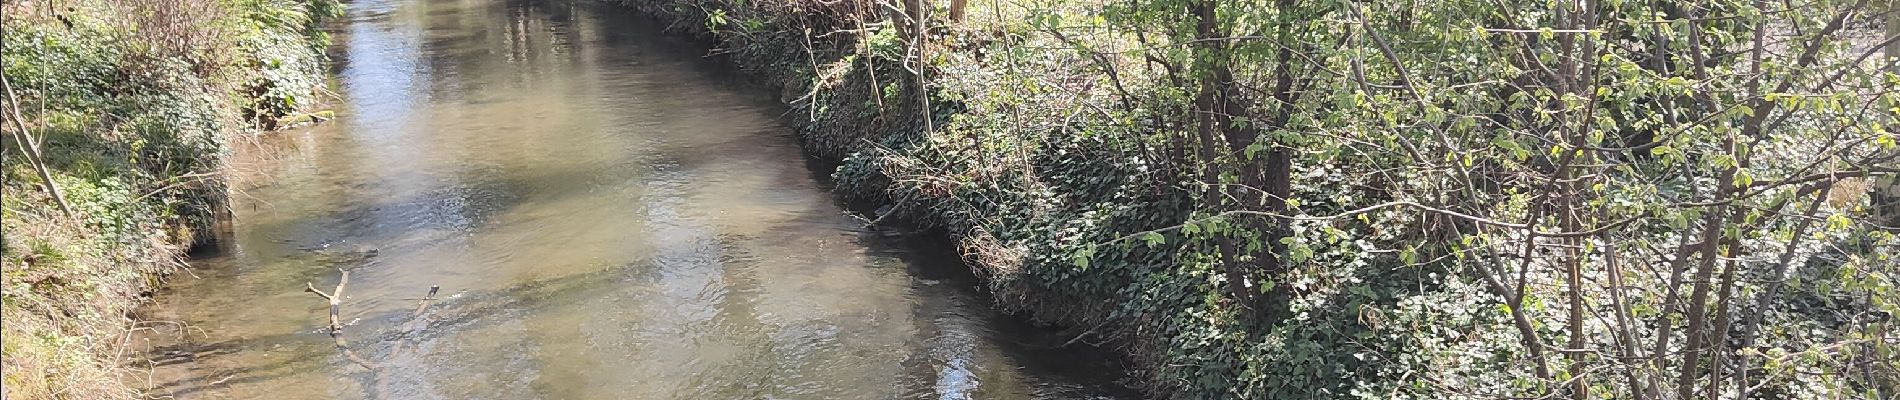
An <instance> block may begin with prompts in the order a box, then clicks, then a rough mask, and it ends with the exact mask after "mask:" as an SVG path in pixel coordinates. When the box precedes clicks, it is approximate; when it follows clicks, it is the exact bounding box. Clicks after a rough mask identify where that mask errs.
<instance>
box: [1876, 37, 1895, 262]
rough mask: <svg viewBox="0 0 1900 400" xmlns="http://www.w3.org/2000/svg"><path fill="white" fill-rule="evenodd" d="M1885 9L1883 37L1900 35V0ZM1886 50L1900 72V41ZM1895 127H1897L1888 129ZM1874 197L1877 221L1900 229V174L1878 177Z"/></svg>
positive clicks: (1889, 63)
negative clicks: (1884, 31) (1885, 32)
mask: <svg viewBox="0 0 1900 400" xmlns="http://www.w3.org/2000/svg"><path fill="white" fill-rule="evenodd" d="M1885 11H1886V15H1887V18H1886V24H1885V25H1886V31H1887V34H1886V35H1883V36H1882V37H1894V36H1900V0H1890V1H1889V2H1888V3H1887V9H1886V10H1885ZM1885 51H1886V53H1887V54H1886V55H1887V66H1888V67H1889V68H1892V69H1893V70H1894V72H1895V73H1900V41H1896V42H1891V43H1887V48H1886V49H1885ZM1897 128H1900V127H1897ZM1893 129H1896V128H1889V129H1888V130H1889V131H1892V130H1893ZM1888 157H1900V154H1889V155H1888ZM1872 197H1873V202H1874V215H1875V218H1877V220H1876V221H1877V222H1878V223H1880V224H1881V225H1886V226H1887V229H1888V230H1894V231H1900V176H1893V175H1888V176H1884V177H1881V178H1879V179H1877V180H1876V181H1875V184H1874V188H1873V193H1872Z"/></svg>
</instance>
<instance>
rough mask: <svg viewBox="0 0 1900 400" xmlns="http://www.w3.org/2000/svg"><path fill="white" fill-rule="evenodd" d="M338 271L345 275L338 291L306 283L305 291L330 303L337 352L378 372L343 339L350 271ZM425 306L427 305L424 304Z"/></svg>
mask: <svg viewBox="0 0 1900 400" xmlns="http://www.w3.org/2000/svg"><path fill="white" fill-rule="evenodd" d="M337 271H338V272H341V273H342V274H343V275H342V277H341V278H338V279H337V281H336V289H335V290H331V291H330V293H324V292H323V291H321V290H317V286H316V285H312V284H310V283H309V282H304V290H305V291H308V292H310V293H316V294H317V297H322V298H323V299H324V300H326V301H329V302H330V340H331V341H334V342H335V343H336V350H337V351H339V352H342V353H343V356H344V357H347V358H349V359H350V361H351V362H354V363H356V365H361V366H363V368H368V369H369V370H370V371H376V370H377V367H376V364H374V363H371V362H369V360H365V359H363V357H359V356H357V355H356V352H354V351H350V343H349V341H347V340H344V339H343V318H342V317H341V316H340V315H339V314H340V313H339V311H340V310H341V309H342V306H343V303H342V302H343V287H344V286H347V285H349V284H350V271H349V270H344V269H338V270H337ZM430 293H432V294H433V293H434V291H433V290H431V291H430ZM424 305H427V303H424ZM417 311H418V312H420V311H421V310H420V309H417Z"/></svg>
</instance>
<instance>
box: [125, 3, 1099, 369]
mask: <svg viewBox="0 0 1900 400" xmlns="http://www.w3.org/2000/svg"><path fill="white" fill-rule="evenodd" d="M350 8H351V9H350V12H349V15H348V17H347V21H345V22H344V23H342V24H340V25H339V28H338V31H337V34H336V36H335V39H336V40H337V43H338V46H337V48H336V49H335V50H334V51H335V54H334V56H335V57H336V59H337V60H338V66H339V67H338V71H337V75H338V77H339V85H338V89H339V90H338V91H337V92H338V94H339V95H340V96H341V97H342V99H341V100H342V101H341V102H339V103H340V104H341V105H340V107H342V108H341V109H340V110H339V112H340V115H342V118H340V119H338V120H337V121H335V122H333V123H330V124H327V125H324V126H320V127H317V128H313V129H306V130H300V131H292V132H286V133H281V134H275V135H272V136H271V137H269V138H266V139H262V140H261V142H260V143H255V144H247V145H246V146H245V148H244V149H242V150H240V151H239V152H238V153H239V154H238V158H237V160H236V161H235V162H234V163H235V166H236V167H237V168H238V170H239V171H240V173H239V175H240V176H239V177H238V178H237V179H236V183H235V185H234V193H233V204H234V208H235V213H236V223H235V233H234V234H233V235H232V236H231V237H230V238H228V240H226V241H225V244H224V245H223V246H222V248H221V249H218V250H217V251H216V252H215V253H214V254H207V255H203V256H201V257H200V258H199V259H198V260H196V261H195V262H194V264H195V265H196V269H195V270H194V274H195V276H185V277H178V278H175V279H174V281H173V282H172V286H171V287H170V289H168V290H167V291H166V292H165V293H162V294H161V295H160V296H159V302H158V304H156V305H154V306H152V307H149V308H148V309H147V310H146V311H145V313H146V315H145V317H146V318H147V319H152V320H166V321H177V322H181V323H183V325H172V324H157V325H153V326H156V327H159V328H161V329H158V332H161V333H160V334H154V335H150V336H151V337H150V340H151V347H152V351H151V355H152V357H151V362H152V365H154V366H155V367H156V368H155V369H154V373H153V374H152V378H151V382H150V386H151V387H152V388H153V391H154V393H153V394H154V395H158V396H168V395H169V396H176V397H180V398H292V399H295V398H364V397H372V396H379V395H380V397H386V398H404V399H463V398H492V399H519V398H560V399H611V398H629V399H702V398H812V399H824V398H853V399H884V398H930V399H963V398H973V399H977V398H980V399H1013V398H1104V397H1123V396H1126V395H1127V393H1126V390H1125V389H1122V388H1120V387H1118V386H1117V385H1116V384H1115V383H1114V382H1113V381H1114V380H1115V379H1116V378H1117V376H1116V375H1115V374H1114V373H1113V372H1111V371H1114V370H1115V368H1114V367H1113V366H1112V365H1109V364H1108V363H1107V362H1106V361H1105V360H1103V359H1101V358H1098V357H1094V356H1091V354H1093V353H1097V352H1098V351H1096V350H1086V349H1081V350H1078V349H1067V350H1062V349H1056V347H1058V346H1056V345H1057V344H1060V343H1062V342H1064V341H1065V339H1066V337H1055V336H1054V334H1052V333H1050V332H1046V331H1044V330H1041V329H1037V328H1033V327H1028V326H1025V325H1024V324H1023V323H1021V322H1020V321H1017V320H1013V319H1010V318H1007V317H1004V316H999V315H997V314H996V313H995V312H993V311H991V310H990V309H989V308H988V305H989V303H988V301H987V300H986V297H985V295H983V294H981V293H977V292H975V291H973V290H972V289H971V287H972V286H973V282H971V281H970V280H969V278H968V277H967V276H963V275H959V274H956V273H951V272H948V271H956V270H957V269H958V268H960V267H959V266H957V265H956V264H955V263H956V260H955V257H954V255H952V254H945V253H942V252H941V251H917V250H913V249H917V248H920V247H919V246H911V245H908V244H906V243H896V242H895V240H896V239H887V238H880V237H877V236H875V235H867V234H864V233H862V232H859V231H858V230H857V229H856V222H855V221H854V220H853V219H851V218H848V217H846V216H844V215H843V214H842V211H841V210H840V208H839V207H838V206H837V205H836V204H835V203H834V202H833V201H832V199H831V198H830V197H829V196H828V195H827V193H826V191H825V188H823V187H821V186H820V183H818V182H817V181H816V180H814V179H813V174H812V173H811V172H810V171H808V170H807V169H805V168H802V167H801V166H802V165H804V164H803V161H802V159H801V158H800V156H799V152H798V149H797V147H796V146H795V144H794V142H793V140H792V139H791V138H789V137H787V134H788V133H787V131H786V130H785V129H784V128H783V127H782V126H781V125H780V124H779V123H778V122H777V120H776V119H775V118H776V116H777V115H778V113H779V112H780V110H777V109H775V107H774V106H773V105H772V102H771V101H769V100H768V99H764V98H759V97H756V96H750V95H747V93H757V92H760V91H759V90H757V89H753V88H746V87H743V86H740V85H734V84H729V83H727V82H728V81H732V80H734V78H732V77H730V76H724V75H720V74H718V73H714V72H706V71H704V70H706V69H708V68H707V64H705V63H704V62H702V61H700V60H698V59H697V56H698V55H699V53H697V52H693V51H689V50H685V49H681V48H678V47H676V46H670V45H668V44H666V43H664V42H661V41H658V40H657V39H654V38H653V37H654V36H656V35H657V33H656V32H657V29H658V27H655V26H650V23H649V22H645V21H642V20H638V19H633V18H629V17H627V16H624V15H620V13H619V12H618V11H615V10H613V9H609V8H600V7H597V6H594V5H591V4H587V3H581V4H575V3H570V2H565V1H562V0H540V1H537V0H409V1H404V0H360V1H357V2H355V3H353V4H351V6H350ZM922 248H927V247H922ZM337 268H344V269H349V270H351V271H353V273H352V282H351V284H350V286H349V288H348V290H347V292H346V293H345V295H346V297H347V298H346V303H345V306H344V308H343V312H344V319H345V320H346V321H351V322H352V325H351V326H350V327H349V328H348V330H347V333H346V334H347V335H348V336H349V337H350V338H351V340H352V342H353V343H354V347H356V349H357V351H358V352H360V353H363V354H365V355H366V357H368V358H371V359H373V360H376V361H377V362H378V363H380V364H381V365H383V366H384V368H383V369H382V371H380V372H375V373H372V372H367V371H366V370H365V369H363V368H360V367H357V366H355V365H352V364H349V363H348V362H346V361H344V360H343V359H342V357H341V356H339V355H338V354H337V352H336V351H335V350H334V349H332V348H331V347H330V346H331V345H330V341H329V339H328V337H327V336H325V335H324V332H323V329H322V325H323V323H324V314H325V313H326V308H325V307H324V305H323V304H322V303H321V302H320V301H319V299H317V298H316V297H315V296H313V295H311V294H309V293H305V292H303V291H302V289H303V287H304V283H305V282H314V283H315V284H316V285H317V286H319V287H327V286H329V285H333V284H335V279H336V269H337ZM430 285H441V286H442V287H443V288H444V296H445V298H444V299H443V300H440V301H438V302H437V303H436V304H434V305H433V306H432V308H430V311H429V312H428V313H426V314H424V315H423V316H421V317H419V318H412V316H411V315H410V312H411V311H412V310H413V309H414V308H415V306H416V297H418V296H421V295H422V294H423V293H424V291H425V290H426V288H427V287H429V286H430ZM180 338H182V339H180Z"/></svg>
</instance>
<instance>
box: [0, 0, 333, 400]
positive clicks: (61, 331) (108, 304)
mask: <svg viewBox="0 0 1900 400" xmlns="http://www.w3.org/2000/svg"><path fill="white" fill-rule="evenodd" d="M71 6H72V7H70V8H64V9H63V10H59V9H54V8H50V7H47V8H42V7H5V8H4V9H5V10H6V12H7V15H6V20H7V34H6V35H4V36H3V37H0V40H4V42H5V43H4V46H0V59H4V60H5V62H4V64H3V66H4V70H3V71H0V73H4V74H5V76H6V80H7V82H8V83H9V85H10V86H11V87H12V89H13V91H14V92H15V93H14V94H15V95H17V97H18V101H19V103H18V104H14V103H12V102H11V101H9V102H8V104H7V108H8V109H9V110H12V109H14V108H15V107H17V112H19V113H20V114H21V115H23V116H24V117H25V118H24V120H23V121H20V122H22V123H23V124H24V125H26V126H27V127H28V129H29V132H30V134H31V135H33V136H34V137H36V138H37V139H39V142H40V145H41V146H40V147H41V148H40V150H41V152H42V153H43V155H44V158H45V161H46V167H47V169H48V170H49V171H48V172H49V174H50V175H52V177H53V181H54V183H56V184H57V186H58V187H59V188H60V189H61V190H62V192H63V195H64V196H63V198H64V200H65V201H66V202H67V203H69V204H70V205H71V206H72V208H73V211H74V218H66V217H65V216H64V214H63V213H62V212H60V210H59V209H58V208H56V207H55V206H54V202H53V199H52V198H51V197H50V195H49V194H48V193H47V192H45V191H44V190H43V189H42V186H41V185H42V183H41V182H42V181H41V180H40V178H39V176H38V175H37V174H36V173H35V172H34V167H33V166H30V165H28V162H27V160H26V158H25V157H15V156H14V155H15V154H16V153H15V152H16V151H19V149H18V148H17V147H16V146H19V143H18V142H17V141H15V140H14V135H13V133H14V132H13V131H14V129H15V125H13V123H14V121H11V120H10V119H9V120H8V121H7V122H8V125H7V126H6V130H7V132H8V133H9V134H8V135H7V136H8V138H7V139H6V141H7V143H6V147H5V149H6V150H7V152H8V153H9V155H8V156H7V157H5V158H4V161H3V162H0V174H4V175H5V177H4V179H0V181H3V182H5V183H4V185H0V192H3V193H4V196H0V204H4V210H3V211H0V219H4V220H5V221H6V222H5V223H4V224H0V230H4V232H0V241H4V243H3V244H0V266H3V267H4V268H3V270H0V271H3V272H4V273H0V289H3V290H0V294H4V296H0V307H4V308H5V311H4V313H5V314H6V315H7V318H8V319H7V323H6V324H5V326H4V327H5V330H6V333H5V334H4V335H0V336H3V337H4V338H5V341H4V350H5V355H6V359H7V368H6V376H5V384H6V386H7V388H8V394H9V396H15V397H19V398H54V397H58V396H65V398H102V399H103V398H133V397H136V396H137V395H138V394H137V393H136V392H135V391H133V390H131V389H130V388H129V387H128V386H126V385H125V382H121V381H119V375H118V374H117V370H118V369H119V368H122V366H121V365H117V364H116V363H114V362H113V361H112V360H113V358H112V354H110V353H111V352H113V351H115V350H114V349H116V348H117V346H121V345H123V343H121V341H120V340H119V337H120V335H121V334H122V333H123V325H124V324H125V319H124V318H123V315H124V314H125V313H126V312H128V311H130V309H131V307H133V306H134V305H136V303H137V302H138V301H139V300H140V299H141V298H142V296H143V293H144V292H145V291H146V290H149V285H150V284H152V283H153V280H152V279H153V277H154V276H155V275H157V274H163V273H168V272H169V271H171V270H172V269H173V268H175V267H177V266H178V262H177V259H176V255H177V253H178V252H179V251H181V250H182V249H183V247H184V246H188V245H191V244H192V243H193V242H194V241H196V240H197V239H199V238H207V237H208V236H207V235H204V234H203V233H204V232H206V231H207V230H208V229H209V228H210V226H211V224H212V223H213V216H214V215H215V214H216V213H217V211H218V207H220V203H221V199H222V197H223V195H224V192H223V186H222V181H221V180H219V179H218V178H219V177H220V176H221V173H222V168H223V166H224V165H223V157H224V156H225V153H226V147H225V141H226V139H227V137H228V136H229V135H232V134H240V133H241V132H242V131H243V130H244V128H246V126H245V124H244V123H243V121H241V120H240V119H239V117H238V116H239V115H240V114H248V118H249V119H253V120H254V121H270V120H272V119H274V118H275V117H276V116H277V115H280V114H283V113H288V112H291V111H292V110H294V109H295V108H293V107H295V106H297V105H301V104H303V103H304V102H303V101H302V100H303V99H307V98H309V96H310V93H312V90H314V89H315V86H316V84H317V83H318V82H320V81H319V79H320V77H321V75H320V74H321V73H322V70H321V68H320V63H321V60H322V58H321V57H322V48H323V45H322V39H323V37H322V35H321V34H320V33H318V32H317V31H316V29H315V28H316V24H318V23H319V22H320V20H321V18H322V17H323V16H328V15H334V14H335V12H336V11H337V10H338V9H339V7H340V6H339V5H338V4H337V3H336V2H334V1H330V0H316V1H285V0H258V1H236V2H200V1H195V0H185V1H153V2H124V1H82V2H77V3H73V4H71ZM166 7H171V8H166ZM194 7H203V8H194ZM49 10H50V11H49ZM44 12H53V13H56V15H55V14H46V13H44ZM233 51H235V52H236V53H240V54H242V55H244V56H246V57H245V58H228V57H225V56H224V55H225V54H228V53H229V52H233ZM266 124H267V123H266ZM55 393H58V394H59V395H55Z"/></svg>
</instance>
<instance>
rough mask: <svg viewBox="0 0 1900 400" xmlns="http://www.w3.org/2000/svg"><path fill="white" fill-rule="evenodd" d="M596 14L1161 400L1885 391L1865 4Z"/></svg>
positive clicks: (1875, 22) (1896, 379)
mask: <svg viewBox="0 0 1900 400" xmlns="http://www.w3.org/2000/svg"><path fill="white" fill-rule="evenodd" d="M616 1H617V2H619V3H622V4H625V5H627V6H630V7H632V8H634V9H636V10H638V11H639V12H640V13H642V14H646V15H650V16H653V17H656V18H658V19H660V20H661V21H662V22H663V23H665V24H667V25H668V26H669V27H671V29H674V30H677V31H681V32H684V33H686V34H690V35H694V36H697V37H701V38H704V39H707V40H710V41H711V42H712V43H713V44H714V47H715V50H714V53H715V54H720V55H723V56H725V57H726V58H728V59H729V60H730V61H732V63H733V64H735V65H737V66H738V67H739V68H741V69H743V70H745V71H748V72H749V73H751V74H752V75H754V76H756V77H758V78H759V79H760V80H762V81H763V82H765V83H767V84H769V85H772V86H774V87H777V88H779V89H780V90H781V98H782V99H783V100H784V101H785V102H786V103H787V104H789V105H790V106H791V107H792V110H791V112H789V113H787V115H788V119H789V120H791V121H792V122H794V123H795V124H796V125H798V131H799V137H800V138H801V140H802V141H803V143H804V145H805V146H806V148H807V151H808V152H809V153H811V154H812V155H813V156H815V157H817V158H820V159H822V160H826V161H831V162H836V163H838V164H839V168H838V170H837V172H836V174H835V177H836V180H837V188H838V190H839V191H840V192H842V194H844V195H845V196H847V197H852V198H856V199H860V200H869V201H873V202H878V203H881V204H889V205H891V206H892V207H890V208H889V210H891V211H890V214H887V215H879V216H877V217H876V218H877V219H880V220H884V219H898V218H902V219H908V220H912V221H916V222H919V223H921V224H923V225H925V226H928V227H933V228H940V229H942V230H944V231H945V232H947V233H948V234H949V236H950V237H951V238H952V239H953V240H954V241H956V245H957V246H958V247H959V248H960V250H961V252H962V254H963V256H964V258H965V260H966V261H967V262H968V263H969V264H970V266H971V267H972V268H973V269H974V270H975V271H976V272H977V274H979V275H981V276H983V277H984V278H986V279H987V282H988V283H989V285H990V286H991V289H992V291H993V293H994V294H995V296H996V300H997V303H998V304H999V305H1000V306H1002V307H1005V308H1008V309H1013V310H1017V311H1021V312H1024V313H1027V314H1030V315H1033V316H1034V317H1036V318H1038V319H1041V320H1045V321H1051V322H1054V323H1057V324H1060V325H1064V326H1070V327H1074V331H1075V332H1076V333H1077V334H1078V335H1079V337H1078V339H1079V340H1086V341H1091V342H1103V343H1112V344H1114V345H1115V346H1117V347H1118V348H1121V349H1125V350H1126V351H1127V353H1128V354H1129V355H1130V356H1131V359H1132V360H1133V361H1134V362H1133V364H1134V365H1132V367H1133V368H1134V369H1135V371H1134V372H1135V373H1136V375H1138V376H1140V377H1141V378H1142V380H1143V381H1144V383H1146V386H1147V387H1148V388H1149V389H1150V390H1151V391H1152V393H1154V394H1156V395H1157V396H1160V397H1175V398H1288V399H1292V398H1299V399H1304V398H1376V399H1389V398H1572V399H1586V398H1647V399H1692V398H1869V399H1875V398H1892V397H1891V396H1893V394H1894V393H1900V368H1896V366H1895V364H1894V360H1896V359H1900V357H1895V356H1894V355H1895V354H1900V333H1896V332H1900V330H1896V329H1892V328H1891V326H1892V321H1893V319H1892V317H1891V316H1892V315H1894V314H1900V291H1897V290H1895V286H1896V281H1900V270H1896V265H1900V263H1896V262H1895V261H1894V260H1893V258H1891V257H1890V256H1889V255H1888V254H1892V249H1893V248H1894V246H1895V244H1896V242H1895V235H1893V234H1892V233H1891V231H1892V230H1894V229H1895V225H1897V224H1900V222H1893V221H1900V219H1895V218H1894V217H1895V216H1897V215H1900V214H1894V213H1891V212H1883V211H1879V210H1880V209H1882V208H1883V207H1893V205H1892V204H1895V203H1891V200H1882V197H1881V196H1880V195H1879V194H1878V192H1879V191H1880V190H1881V188H1880V186H1892V185H1893V183H1892V182H1893V181H1892V179H1893V178H1892V177H1893V176H1894V175H1895V174H1896V172H1900V168H1896V166H1897V165H1900V160H1896V155H1900V151H1895V150H1894V149H1895V148H1896V145H1895V144H1894V143H1895V141H1896V140H1895V139H1896V138H1895V134H1894V133H1893V129H1892V128H1891V127H1892V126H1893V125H1892V124H1893V121H1895V115H1896V114H1900V108H1896V106H1900V102H1897V101H1896V100H1900V96H1893V95H1892V93H1893V90H1894V89H1893V88H1894V87H1895V85H1896V84H1900V83H1896V82H1900V76H1895V75H1894V74H1893V73H1892V72H1891V71H1893V69H1892V68H1893V66H1894V64H1893V62H1892V61H1891V60H1893V58H1880V57H1879V54H1880V48H1881V46H1886V48H1887V49H1888V50H1886V51H1887V54H1888V55H1887V57H1900V45H1896V44H1900V38H1894V37H1893V36H1892V35H1893V34H1892V33H1891V32H1900V18H1890V19H1886V20H1885V21H1886V22H1882V21H1883V20H1882V19H1883V18H1888V17H1890V16H1896V15H1900V13H1896V11H1894V10H1892V9H1885V8H1880V7H1879V6H1878V5H1875V4H1874V3H1868V2H1853V3H1852V4H1848V3H1843V2H1827V1H1810V2H1797V3H1800V4H1799V5H1795V6H1791V7H1794V8H1798V9H1801V10H1802V12H1797V13H1790V12H1784V11H1785V10H1780V11H1777V10H1763V9H1756V8H1755V7H1759V6H1761V4H1763V3H1760V2H1755V3H1754V4H1750V3H1749V2H1745V1H1719V2H1686V1H1663V2H1649V3H1641V4H1638V3H1630V2H1580V3H1579V2H1541V1H1507V2H1327V1H1320V2H1307V1H1211V0H1139V1H1092V0H1029V1H987V0H975V1H963V0H944V1H898V0H892V1H853V0H843V1H831V0H787V1H743V0H616ZM1883 10H1884V11H1883ZM911 16H926V17H924V18H921V20H924V21H930V22H929V23H924V24H919V23H917V22H916V21H917V20H918V19H913V18H912V17H911ZM1882 24H1886V25H1885V26H1886V28H1887V29H1888V30H1887V31H1886V32H1890V33H1888V34H1886V35H1884V36H1883V35H1882V34H1881V33H1880V32H1878V30H1879V29H1878V27H1880V26H1882ZM1787 32H1799V33H1796V34H1788V33H1787ZM1869 38H1872V39H1869ZM1881 38H1887V39H1881ZM1751 48H1752V53H1751V50H1749V49H1751ZM1744 54H1747V55H1750V56H1747V57H1744V56H1741V55H1744ZM1893 188H1900V186H1892V187H1888V188H1887V189H1893Z"/></svg>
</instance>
